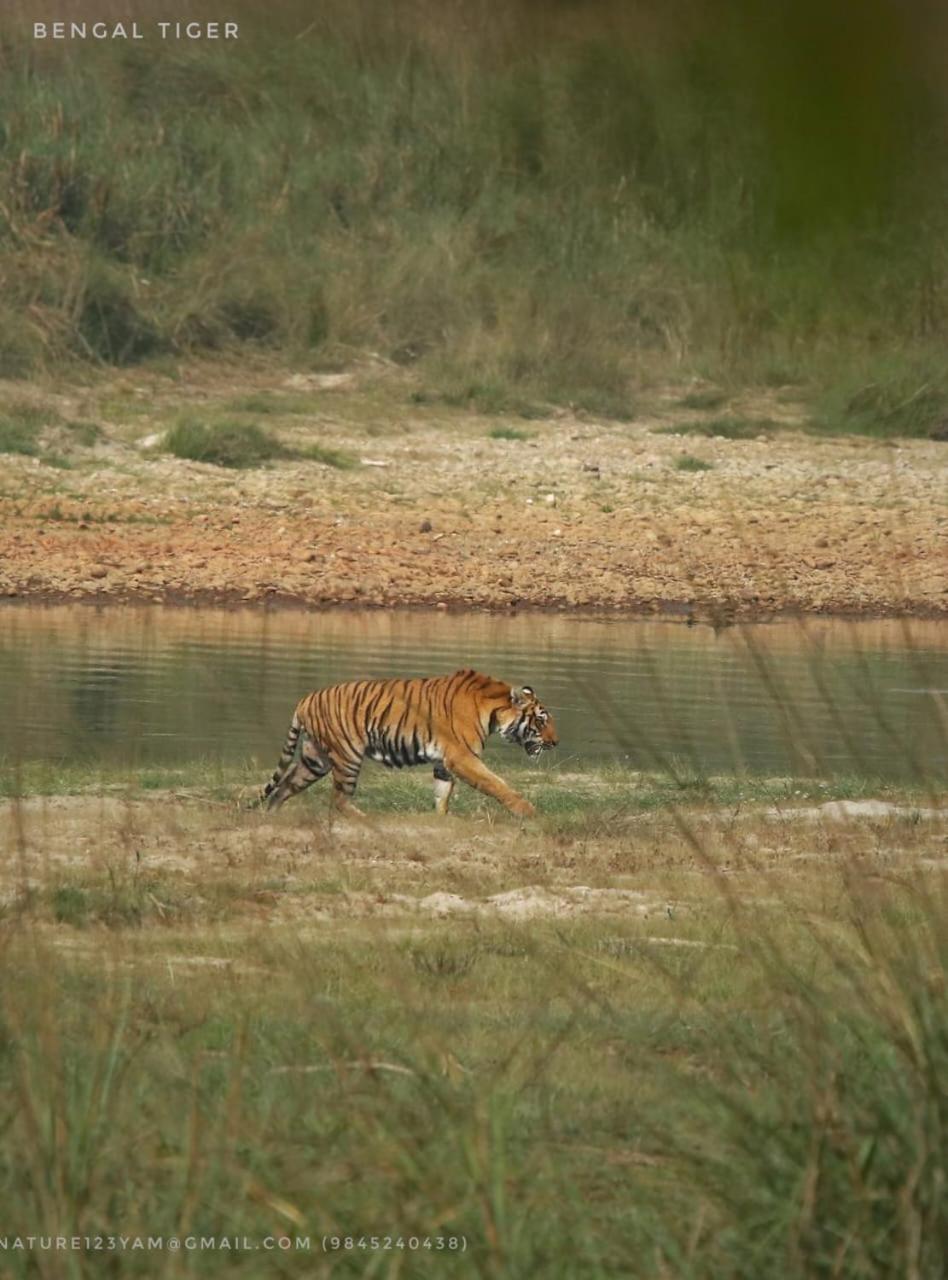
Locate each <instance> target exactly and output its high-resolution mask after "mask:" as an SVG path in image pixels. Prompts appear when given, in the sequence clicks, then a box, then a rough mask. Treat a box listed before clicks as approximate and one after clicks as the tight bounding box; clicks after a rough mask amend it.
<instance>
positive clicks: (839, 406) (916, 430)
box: [810, 352, 948, 438]
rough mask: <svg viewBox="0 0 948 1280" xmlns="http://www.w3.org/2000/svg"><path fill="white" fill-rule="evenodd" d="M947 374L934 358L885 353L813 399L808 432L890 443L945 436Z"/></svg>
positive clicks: (947, 397)
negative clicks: (892, 439) (867, 437)
mask: <svg viewBox="0 0 948 1280" xmlns="http://www.w3.org/2000/svg"><path fill="white" fill-rule="evenodd" d="M946 422H948V370H946V369H945V368H944V367H943V366H942V363H941V361H940V359H938V358H937V357H924V356H923V357H918V356H913V355H911V354H908V355H906V354H905V353H899V352H887V353H886V355H885V356H884V357H881V358H879V359H877V360H874V361H872V362H871V364H870V363H866V364H865V365H861V366H858V367H856V368H854V369H852V370H850V371H848V372H847V375H846V376H845V377H844V378H841V379H840V380H839V381H838V382H837V383H836V385H834V386H832V387H830V388H828V389H827V390H825V391H824V392H822V393H821V394H819V395H818V396H816V397H815V400H814V403H813V405H812V409H811V421H810V429H811V430H813V431H816V432H819V433H823V434H826V435H844V434H850V433H853V432H856V433H859V434H861V435H873V436H880V437H883V438H888V437H892V436H920V437H925V436H928V435H933V434H934V433H936V432H938V431H941V432H944V429H945V425H946Z"/></svg>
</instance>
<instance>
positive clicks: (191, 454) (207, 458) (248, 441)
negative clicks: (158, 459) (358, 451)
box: [163, 417, 358, 471]
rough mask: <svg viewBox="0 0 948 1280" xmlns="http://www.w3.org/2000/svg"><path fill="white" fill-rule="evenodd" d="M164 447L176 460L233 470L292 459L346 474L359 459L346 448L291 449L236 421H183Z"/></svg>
mask: <svg viewBox="0 0 948 1280" xmlns="http://www.w3.org/2000/svg"><path fill="white" fill-rule="evenodd" d="M163 448H164V450H165V452H166V453H172V454H174V456H175V457H176V458H186V459H188V460H190V461H192V462H209V463H212V464H213V465H214V466H218V467H230V468H233V469H240V468H246V467H259V466H262V465H263V464H264V463H266V462H274V461H279V460H281V459H290V458H293V459H298V460H301V461H305V462H319V463H322V465H323V466H327V467H335V468H337V469H338V470H343V471H346V470H351V469H352V468H353V467H355V466H358V459H357V458H356V457H355V456H354V455H353V454H351V453H349V452H348V451H347V450H345V449H330V448H327V447H326V446H324V445H319V444H313V445H307V446H305V447H303V448H291V447H290V446H289V445H285V444H283V443H282V442H281V441H280V440H278V439H277V438H276V436H274V435H273V433H272V432H270V431H267V430H265V429H264V428H263V427H260V426H258V425H257V424H256V423H252V422H246V421H240V420H237V419H233V420H228V419H222V420H215V421H209V422H203V421H200V420H198V419H195V418H190V417H186V418H182V419H180V420H179V421H178V422H177V423H175V425H174V426H173V427H172V428H171V429H170V430H169V431H168V433H167V435H166V436H165V440H164V445H163Z"/></svg>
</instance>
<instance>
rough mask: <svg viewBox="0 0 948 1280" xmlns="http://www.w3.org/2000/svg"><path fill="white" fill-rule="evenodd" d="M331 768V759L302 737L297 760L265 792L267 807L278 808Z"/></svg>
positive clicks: (309, 740) (308, 739) (311, 741)
mask: <svg viewBox="0 0 948 1280" xmlns="http://www.w3.org/2000/svg"><path fill="white" fill-rule="evenodd" d="M331 768H332V761H331V760H330V759H329V757H328V756H327V755H326V754H325V753H324V752H323V751H321V750H320V749H319V747H317V745H316V743H315V742H313V740H312V739H311V738H304V739H303V749H302V751H301V753H300V758H299V760H298V761H297V762H296V764H292V763H291V764H290V765H289V766H288V767H287V768H286V769H285V771H284V773H283V775H282V777H280V779H279V780H278V781H277V782H276V785H274V786H273V787H272V790H270V789H269V788H268V792H269V794H266V805H267V808H268V809H279V807H280V805H281V804H283V803H284V802H285V801H287V800H289V799H290V798H291V797H292V796H298V795H299V793H300V792H301V791H305V790H306V788H307V787H309V786H312V784H313V783H314V782H318V781H319V779H320V778H325V776H326V774H327V773H329V771H330V769H331Z"/></svg>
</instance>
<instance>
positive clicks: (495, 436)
mask: <svg viewBox="0 0 948 1280" xmlns="http://www.w3.org/2000/svg"><path fill="white" fill-rule="evenodd" d="M487 434H488V436H489V437H490V438H491V440H529V439H531V436H530V434H529V432H526V431H518V430H517V428H516V427H491V429H490V431H488V433H487Z"/></svg>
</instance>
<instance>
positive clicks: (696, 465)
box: [674, 453, 714, 471]
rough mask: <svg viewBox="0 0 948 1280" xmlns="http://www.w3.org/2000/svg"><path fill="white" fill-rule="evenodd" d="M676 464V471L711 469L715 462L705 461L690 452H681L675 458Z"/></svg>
mask: <svg viewBox="0 0 948 1280" xmlns="http://www.w3.org/2000/svg"><path fill="white" fill-rule="evenodd" d="M674 466H675V470H676V471H711V470H712V469H713V466H714V464H713V463H711V462H704V461H703V460H702V459H701V458H696V457H695V456H694V455H693V454H690V453H679V454H678V456H677V457H676V458H675V463H674Z"/></svg>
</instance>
